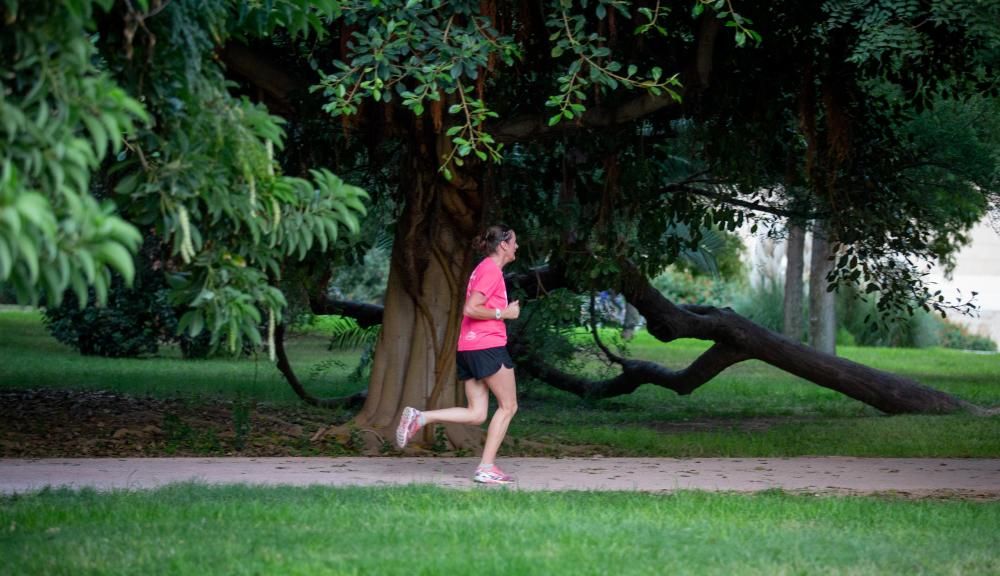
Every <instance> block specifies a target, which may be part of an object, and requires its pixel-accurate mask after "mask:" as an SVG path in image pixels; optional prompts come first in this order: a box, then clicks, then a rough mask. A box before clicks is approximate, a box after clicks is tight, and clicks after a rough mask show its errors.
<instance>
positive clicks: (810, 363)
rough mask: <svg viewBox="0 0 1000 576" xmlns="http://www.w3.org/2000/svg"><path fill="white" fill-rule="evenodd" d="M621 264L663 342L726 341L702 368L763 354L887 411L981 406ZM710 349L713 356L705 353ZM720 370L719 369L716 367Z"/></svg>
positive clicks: (631, 295) (636, 302)
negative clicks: (686, 298)
mask: <svg viewBox="0 0 1000 576" xmlns="http://www.w3.org/2000/svg"><path fill="white" fill-rule="evenodd" d="M619 264H620V265H621V268H622V271H623V278H622V287H621V290H620V291H621V293H622V294H624V295H625V299H626V300H628V302H629V303H630V304H632V305H633V306H635V307H636V309H638V310H639V312H640V313H641V314H642V315H643V316H645V317H646V323H647V330H648V331H649V333H650V334H651V335H653V336H654V337H655V338H657V339H658V340H661V341H663V342H670V341H672V340H675V339H677V338H698V339H701V340H712V341H714V342H715V343H716V346H721V347H722V349H721V350H719V351H717V352H712V350H713V349H715V346H713V348H710V349H709V351H708V352H706V353H705V354H703V355H702V356H701V357H700V358H699V359H698V360H696V361H695V364H699V363H700V364H702V366H701V368H700V369H701V370H706V369H708V370H709V371H710V370H713V369H714V368H715V366H706V365H705V364H709V365H712V364H715V365H718V366H721V365H722V364H723V363H727V362H728V364H726V365H727V366H728V365H729V364H732V363H734V362H730V360H731V359H733V358H740V357H741V356H742V358H740V360H742V359H751V358H752V359H757V360H761V361H763V362H766V363H768V364H770V365H772V366H774V367H776V368H780V369H781V370H784V371H786V372H789V373H791V374H794V375H796V376H799V377H800V378H804V379H806V380H808V381H810V382H813V383H814V384H818V385H820V386H823V387H824V388H829V389H831V390H835V391H837V392H840V393H841V394H844V395H845V396H849V397H851V398H854V399H855V400H859V401H861V402H864V403H865V404H868V405H869V406H872V407H874V408H877V409H879V410H881V411H883V412H886V413H889V414H903V413H925V414H928V413H930V414H935V413H936V414H941V413H952V412H974V413H982V412H983V409H982V408H980V407H978V406H975V405H974V404H970V403H968V402H966V401H964V400H961V399H959V398H956V397H954V396H952V395H950V394H946V393H944V392H941V391H939V390H935V389H933V388H929V387H927V386H924V385H922V384H919V383H918V382H915V381H913V380H910V379H909V378H904V377H902V376H898V375H896V374H892V373H890V372H883V371H881V370H876V369H874V368H870V367H868V366H865V365H863V364H858V363H856V362H852V361H850V360H847V359H844V358H840V357H837V356H833V355H830V354H825V353H822V352H819V351H817V350H814V349H813V348H810V347H808V346H805V345H803V344H801V343H799V342H797V341H793V340H791V339H789V338H786V337H784V336H782V335H780V334H777V333H775V332H772V331H770V330H768V329H766V328H764V327H763V326H760V325H758V324H755V323H754V322H752V321H750V320H748V319H747V318H744V317H742V316H740V315H739V314H736V313H735V312H733V311H732V310H731V309H729V308H715V307H713V306H678V305H676V304H674V303H673V302H671V301H670V300H668V299H667V298H665V297H664V296H663V295H662V294H661V293H660V292H659V291H658V290H656V289H655V288H654V287H653V286H652V285H651V284H650V283H649V280H648V279H647V278H646V277H645V275H643V274H642V273H641V272H640V271H639V270H638V269H637V268H636V267H635V266H634V265H633V264H632V263H631V262H620V263H619ZM710 352H712V354H713V357H706V356H707V355H709V353H710ZM740 360H736V361H740ZM695 364H692V366H691V367H689V368H688V369H687V370H690V369H692V368H693V367H694V366H695ZM723 367H724V366H723ZM719 371H721V369H719V370H716V371H715V373H718V372H719ZM706 373H708V372H706Z"/></svg>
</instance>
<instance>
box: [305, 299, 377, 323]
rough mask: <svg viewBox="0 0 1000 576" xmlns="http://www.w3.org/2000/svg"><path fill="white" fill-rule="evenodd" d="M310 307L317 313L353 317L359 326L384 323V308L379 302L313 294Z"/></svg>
mask: <svg viewBox="0 0 1000 576" xmlns="http://www.w3.org/2000/svg"><path fill="white" fill-rule="evenodd" d="M309 308H310V309H311V310H312V313H313V314H316V315H330V314H339V315H340V316H346V317H348V318H353V319H354V320H356V321H357V323H358V326H360V327H362V328H368V327H369V326H375V325H377V324H381V323H382V314H383V312H384V308H383V307H382V306H379V305H377V304H367V303H365V302H353V301H350V300H334V299H332V298H330V297H329V296H326V295H321V296H313V297H311V298H310V299H309Z"/></svg>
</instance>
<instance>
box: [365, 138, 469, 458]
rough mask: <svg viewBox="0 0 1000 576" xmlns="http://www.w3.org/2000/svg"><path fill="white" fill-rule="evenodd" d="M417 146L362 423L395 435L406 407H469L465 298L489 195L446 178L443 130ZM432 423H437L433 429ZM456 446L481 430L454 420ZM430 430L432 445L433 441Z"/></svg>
mask: <svg viewBox="0 0 1000 576" xmlns="http://www.w3.org/2000/svg"><path fill="white" fill-rule="evenodd" d="M425 134H426V138H425V139H424V141H418V142H416V143H415V144H413V145H412V146H411V153H410V154H409V159H408V163H409V164H408V165H407V166H406V167H405V168H404V170H403V173H404V174H406V175H407V176H406V178H404V179H403V180H402V182H401V186H403V187H404V188H405V189H404V190H403V191H402V192H403V194H402V196H403V197H405V198H406V204H405V206H404V208H403V214H402V217H401V218H400V220H399V222H398V224H397V231H396V239H395V243H394V244H393V249H392V260H391V265H390V270H389V280H388V286H387V289H386V295H385V308H384V313H383V322H382V332H381V336H380V338H379V341H378V344H377V345H376V349H375V360H374V365H373V367H372V375H371V380H370V381H369V386H368V397H367V399H366V401H365V405H364V407H363V408H362V410H361V412H360V413H359V414H358V416H357V418H356V420H355V424H356V425H357V426H359V427H360V428H362V429H369V430H374V431H376V432H377V433H379V434H380V435H381V436H382V437H384V438H391V437H392V434H393V430H394V427H395V425H396V422H397V421H398V419H399V414H400V412H401V411H402V410H403V408H404V407H405V406H414V407H416V408H419V409H421V410H424V409H427V410H433V409H437V408H446V407H452V406H456V405H464V403H465V401H466V400H465V392H464V390H463V389H462V388H461V387H460V386H459V385H458V382H457V377H456V374H455V350H456V344H457V342H458V329H459V325H460V322H461V311H462V302H463V301H464V299H465V287H466V282H467V277H468V274H469V273H470V272H471V270H472V264H473V256H474V254H473V250H472V243H471V241H472V239H473V238H474V236H475V234H476V231H477V230H478V228H479V226H480V224H481V219H482V205H483V198H482V196H483V193H482V190H481V188H480V184H479V183H478V182H476V181H475V180H473V179H470V178H465V177H463V176H462V175H461V174H456V175H455V177H454V178H453V179H452V181H450V182H448V181H446V180H445V179H444V178H443V177H442V176H441V174H440V173H439V172H438V171H437V169H438V166H439V165H440V160H439V158H440V152H441V149H440V148H439V146H443V145H446V141H444V142H442V141H441V140H443V139H442V138H441V134H440V133H434V131H433V130H426V133H425ZM428 428H433V427H428ZM445 431H446V434H447V436H448V440H449V441H450V442H451V444H452V445H453V446H455V447H463V448H474V447H477V446H478V445H479V442H480V436H481V431H480V430H479V429H478V428H474V427H469V426H459V425H447V426H445ZM433 433H434V430H433V429H425V430H424V432H423V434H424V437H423V439H422V440H423V441H422V442H421V439H420V438H418V439H417V440H416V442H417V443H423V444H425V445H427V444H429V443H430V442H432V441H433V438H432V436H433Z"/></svg>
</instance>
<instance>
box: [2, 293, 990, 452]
mask: <svg viewBox="0 0 1000 576" xmlns="http://www.w3.org/2000/svg"><path fill="white" fill-rule="evenodd" d="M326 342H327V340H326V338H325V337H324V336H322V335H321V334H319V333H317V332H316V331H315V330H302V331H300V332H299V333H298V334H297V335H296V336H295V337H294V338H293V339H291V340H290V341H289V343H288V346H287V348H288V350H289V355H290V357H291V359H292V362H293V366H295V368H296V370H297V371H298V373H299V377H300V379H302V380H304V382H305V385H306V387H307V388H308V389H309V390H310V391H311V392H313V393H314V394H316V395H318V396H336V395H343V394H348V393H353V392H355V391H357V390H360V389H363V387H364V386H365V385H366V383H365V382H363V381H359V380H357V379H355V378H352V377H351V376H350V373H351V372H352V371H353V369H354V367H355V366H356V365H357V356H358V354H357V353H356V352H350V351H346V352H345V351H340V352H330V351H328V350H327V347H326ZM707 346H708V344H707V343H705V342H700V341H695V340H682V341H678V342H674V343H671V344H669V345H665V344H663V343H660V342H657V341H655V340H654V339H653V338H652V337H650V336H649V335H648V334H645V333H640V334H639V335H638V336H637V337H636V338H635V339H634V340H633V341H632V342H631V343H629V347H628V354H629V355H631V356H634V357H638V358H644V359H648V360H655V361H657V362H660V363H662V364H664V365H666V366H669V367H681V366H684V365H686V364H687V363H690V362H691V361H692V360H693V359H694V358H695V357H697V355H698V354H700V353H701V352H702V351H703V350H705V349H706V348H707ZM838 352H839V353H840V354H841V355H842V356H844V357H846V358H848V359H851V360H855V361H858V362H861V363H864V364H869V365H872V366H874V367H876V368H880V369H883V370H889V371H893V372H897V373H900V374H903V375H906V376H910V377H913V378H915V379H917V380H919V381H920V382H922V383H924V384H926V385H928V386H932V387H935V388H938V389H941V390H944V391H946V392H949V393H952V394H955V395H957V396H959V397H962V398H964V399H966V400H969V401H971V402H973V403H976V404H979V405H981V406H997V405H1000V354H975V353H969V352H963V351H958V350H946V349H920V350H914V349H889V348H857V347H842V348H840V349H839V350H838ZM0 354H2V356H3V358H4V361H3V362H2V363H0V391H2V390H3V389H4V388H7V389H23V388H46V389H51V388H68V389H101V390H112V391H115V392H120V393H124V394H130V395H137V396H147V395H149V396H153V397H159V398H182V399H185V400H186V401H188V402H191V403H195V404H197V403H198V402H200V401H207V400H208V399H213V398H223V399H230V400H236V399H239V400H241V401H246V400H248V399H249V400H251V401H253V402H255V403H260V404H261V405H273V406H285V407H295V406H301V402H300V400H299V399H298V398H297V397H296V396H295V395H294V394H293V393H292V392H291V390H290V388H289V387H288V385H287V384H286V383H285V381H284V380H283V379H282V377H281V375H280V374H279V373H278V372H277V370H276V369H275V368H274V367H273V365H271V364H270V363H269V362H268V361H267V358H266V357H265V356H263V355H262V356H259V357H256V358H241V359H239V358H219V359H210V360H195V361H184V360H181V359H180V358H179V354H178V352H177V351H176V350H175V349H170V348H167V349H164V350H163V351H162V353H161V354H160V355H159V356H157V357H151V358H143V359H115V360H111V359H103V358H92V357H90V358H88V357H83V356H80V355H79V354H77V353H76V352H74V351H73V350H71V349H70V348H68V347H66V346H63V345H61V344H59V343H58V342H56V341H55V340H54V339H52V338H51V337H50V336H49V335H48V333H47V332H46V331H45V329H44V327H43V326H42V325H41V322H40V316H39V314H38V313H37V312H23V311H11V310H6V311H0ZM593 368H594V369H595V370H599V369H600V367H599V366H597V365H594V366H593ZM519 388H520V392H519V394H520V399H519V402H520V407H521V409H520V411H519V412H518V415H517V418H516V419H515V420H514V422H513V424H512V425H511V429H510V442H508V443H507V444H506V445H505V447H504V448H503V452H502V453H505V454H508V455H513V454H563V453H573V454H580V453H601V454H605V455H619V456H675V457H684V456H699V457H708V456H732V457H744V456H745V457H753V456H762V457H763V456H796V455H844V456H898V457H904V456H905V457H921V456H923V457H933V456H939V457H949V456H950V457H1000V416H992V417H977V416H969V415H950V416H885V415H883V414H881V413H879V412H878V411H876V410H874V409H872V408H870V407H867V406H865V405H864V404H862V403H860V402H857V401H855V400H851V399H849V398H847V397H845V396H842V395H840V394H838V393H836V392H833V391H831V390H827V389H824V388H821V387H819V386H816V385H813V384H811V383H809V382H806V381H804V380H801V379H799V378H797V377H795V376H791V375H789V374H786V373H784V372H782V371H780V370H777V369H775V368H772V367H770V366H768V365H765V364H763V363H761V362H757V361H749V362H743V363H741V364H738V365H736V366H733V367H731V368H730V369H728V370H726V371H725V372H724V373H723V374H721V375H720V376H719V377H717V378H716V379H714V380H713V381H711V382H710V383H708V384H706V385H704V386H703V387H701V388H700V389H698V390H696V391H695V392H694V393H693V394H691V395H689V396H678V395H676V394H675V393H673V392H671V391H669V390H665V389H662V388H658V387H655V386H651V385H646V386H643V387H641V388H640V389H639V390H637V391H636V392H635V393H633V394H631V395H628V396H621V397H618V398H611V399H606V400H600V401H583V400H580V399H579V398H577V397H575V396H573V395H570V394H567V393H564V392H560V391H558V390H555V389H553V388H550V387H547V386H545V385H544V384H542V383H537V382H531V381H527V380H522V381H521V382H520V383H519ZM157 425H158V426H160V425H159V424H157ZM160 427H161V428H162V426H160ZM212 445H214V446H217V447H218V446H219V444H218V443H215V444H212ZM218 449H220V450H222V449H224V447H222V448H218ZM195 451H197V450H195ZM182 453H183V451H182Z"/></svg>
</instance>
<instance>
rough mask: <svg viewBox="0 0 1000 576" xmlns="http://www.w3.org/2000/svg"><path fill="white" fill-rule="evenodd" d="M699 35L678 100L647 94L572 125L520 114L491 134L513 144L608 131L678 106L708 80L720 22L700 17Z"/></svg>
mask: <svg viewBox="0 0 1000 576" xmlns="http://www.w3.org/2000/svg"><path fill="white" fill-rule="evenodd" d="M702 20H703V24H702V26H701V29H700V31H699V33H698V44H697V49H696V50H695V53H694V54H693V58H692V61H691V66H690V67H689V68H690V69H691V73H689V74H687V75H686V76H687V77H688V79H687V81H686V82H685V84H684V86H683V89H682V90H681V100H680V101H678V100H675V99H674V98H673V97H672V96H670V95H669V94H667V93H665V92H664V93H663V94H660V95H659V96H653V95H652V94H649V93H648V92H646V93H643V94H642V95H640V96H637V97H635V98H632V99H631V100H627V101H625V102H624V103H622V104H621V105H620V106H616V107H596V108H591V109H589V110H587V111H586V112H585V113H584V114H583V115H582V116H580V117H578V118H577V120H576V121H574V122H560V123H558V124H556V125H555V126H549V125H548V117H549V116H551V113H548V114H546V113H545V112H541V113H538V114H523V115H520V116H515V117H514V118H511V119H510V120H508V121H506V122H502V123H500V124H498V125H497V126H495V127H491V128H490V133H491V134H493V136H494V137H495V138H496V139H497V141H500V142H514V141H518V140H524V139H526V138H529V137H533V136H540V135H544V134H557V133H561V132H566V131H569V130H579V129H581V128H608V127H611V126H617V125H621V124H625V123H627V122H631V121H633V120H637V119H639V118H643V117H645V116H649V115H650V114H653V113H654V112H658V111H660V110H663V109H665V108H670V107H673V106H680V104H681V102H682V101H684V100H686V99H687V98H688V97H689V96H696V95H697V94H699V93H700V92H702V91H703V90H704V89H705V88H706V87H707V86H708V84H709V82H710V81H711V73H712V60H713V56H714V53H715V40H716V36H717V34H718V30H719V22H718V20H717V19H715V18H703V19H702Z"/></svg>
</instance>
